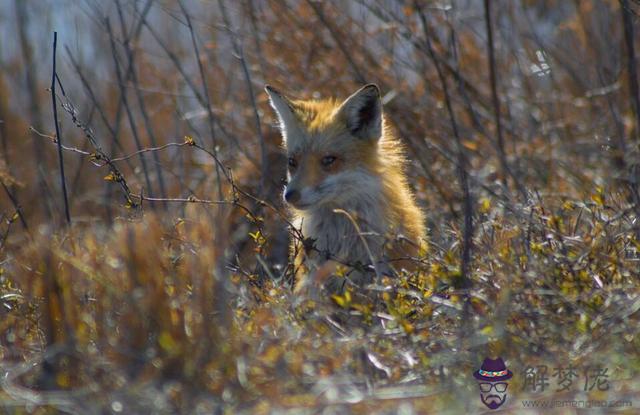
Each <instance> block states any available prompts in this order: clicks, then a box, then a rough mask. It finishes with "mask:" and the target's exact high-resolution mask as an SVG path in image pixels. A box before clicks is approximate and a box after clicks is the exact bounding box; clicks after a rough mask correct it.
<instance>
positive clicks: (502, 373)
mask: <svg viewBox="0 0 640 415" xmlns="http://www.w3.org/2000/svg"><path fill="white" fill-rule="evenodd" d="M473 377H474V378H476V379H477V380H478V385H479V386H480V400H481V401H482V403H483V404H485V405H486V406H487V408H489V409H497V408H499V407H500V406H501V405H502V404H503V403H504V401H505V400H506V399H507V387H508V386H509V384H508V383H507V382H506V381H507V380H509V379H511V377H513V373H512V372H511V371H510V370H507V366H505V364H504V361H503V360H502V358H501V357H499V358H497V359H495V360H494V359H489V358H486V359H484V362H482V366H481V367H480V369H479V370H477V371H475V372H473Z"/></svg>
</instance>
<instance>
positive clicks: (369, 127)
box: [265, 84, 427, 292]
mask: <svg viewBox="0 0 640 415" xmlns="http://www.w3.org/2000/svg"><path fill="white" fill-rule="evenodd" d="M265 90H266V93H267V95H268V98H269V103H270V105H271V107H272V108H273V110H274V111H275V114H276V115H277V120H278V125H279V129H280V132H281V135H282V138H283V147H284V150H285V151H286V156H287V178H286V182H285V183H286V185H285V187H284V189H283V197H284V202H285V203H286V205H288V207H289V209H290V213H291V215H292V218H293V219H292V224H293V225H294V226H295V227H296V228H297V229H298V230H299V231H300V233H301V237H300V238H294V240H293V241H292V243H291V251H292V254H293V255H294V256H295V258H294V268H295V271H294V279H295V283H294V292H300V291H302V289H303V287H305V286H307V285H309V284H312V283H318V284H320V283H321V282H322V281H314V278H315V279H319V280H322V279H323V278H325V277H326V276H327V275H332V276H334V277H335V273H336V270H337V269H339V268H338V267H340V266H343V267H344V268H347V267H348V268H349V269H350V273H348V274H347V275H346V276H347V277H348V279H349V280H350V281H351V282H353V283H354V284H356V285H362V284H365V283H366V282H368V281H369V282H370V281H371V279H372V277H373V274H372V272H371V269H373V271H375V274H376V275H377V276H378V277H379V276H380V275H381V274H383V273H384V274H385V275H386V274H389V273H390V267H393V266H398V265H402V266H403V267H404V268H406V269H411V268H413V266H412V264H413V262H414V261H412V259H413V258H415V255H417V254H418V253H419V252H422V250H423V249H425V247H426V246H427V237H426V230H425V215H424V213H423V211H422V210H421V209H420V208H419V206H418V204H417V202H416V198H415V195H414V193H413V191H412V190H411V188H410V186H409V180H408V177H407V175H406V172H405V168H406V165H407V162H408V161H407V159H406V156H405V151H404V148H403V145H402V143H401V141H400V140H399V139H398V138H397V137H396V135H395V134H394V132H393V131H392V127H391V125H390V123H389V122H388V121H387V119H386V116H385V115H384V113H383V108H382V105H383V104H382V98H381V95H380V89H379V88H378V86H377V85H375V84H368V85H365V86H363V87H362V88H360V89H359V90H357V91H356V92H355V93H353V94H352V95H350V96H349V97H348V98H346V99H345V100H343V101H339V100H337V99H331V98H330V99H311V100H300V99H292V98H289V97H287V96H285V95H284V94H282V93H281V92H279V91H278V90H277V89H275V88H274V87H272V86H270V85H266V86H265ZM300 239H302V241H303V242H304V243H302V244H301V243H300ZM301 245H302V249H301ZM313 270H315V273H314V272H311V271H313ZM342 276H345V275H344V273H343V275H342ZM327 278H328V277H327ZM342 280H343V281H345V279H344V278H342ZM324 283H327V281H324ZM332 289H333V290H336V291H339V290H340V289H344V282H343V283H342V285H341V288H336V286H335V284H334V285H333V288H332Z"/></svg>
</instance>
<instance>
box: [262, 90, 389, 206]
mask: <svg viewBox="0 0 640 415" xmlns="http://www.w3.org/2000/svg"><path fill="white" fill-rule="evenodd" d="M265 89H266V91H267V94H268V95H269V101H270V103H271V106H272V107H273V108H274V110H275V111H276V113H277V115H278V119H279V121H280V129H281V131H282V136H283V139H284V147H285V148H286V151H287V157H288V164H289V166H288V173H287V177H288V183H287V186H286V188H285V191H284V199H285V201H286V202H287V203H289V204H290V205H292V206H293V207H294V208H296V209H298V210H303V211H304V210H313V209H317V208H319V207H322V206H333V207H344V206H345V205H346V204H348V202H349V201H350V200H354V199H356V198H357V196H358V195H367V194H368V195H373V194H377V192H379V189H378V188H376V186H378V185H379V182H378V181H377V180H376V179H375V178H376V177H378V176H377V175H376V171H377V170H378V168H377V160H378V157H377V156H378V143H379V141H380V138H381V136H382V132H383V117H382V102H381V99H380V91H379V89H378V87H377V86H376V85H373V84H370V85H366V86H364V87H363V88H361V89H360V90H358V91H357V92H355V93H354V94H353V95H351V96H350V97H349V98H347V99H346V100H344V101H343V102H341V103H340V102H338V101H335V100H311V101H302V100H291V99H289V98H287V97H285V96H284V95H283V94H281V93H280V92H278V91H276V90H275V89H274V88H272V87H270V86H267V87H266V88H265Z"/></svg>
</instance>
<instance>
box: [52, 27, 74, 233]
mask: <svg viewBox="0 0 640 415" xmlns="http://www.w3.org/2000/svg"><path fill="white" fill-rule="evenodd" d="M57 46H58V32H53V71H52V74H51V101H52V104H53V121H54V123H55V126H56V141H57V143H58V164H59V165H60V182H61V184H62V195H63V197H64V214H65V218H66V220H67V225H70V224H71V215H70V214H69V200H68V198H67V183H66V180H65V179H64V161H63V159H62V137H61V136H60V127H59V125H58V102H57V100H56V78H57V74H56V48H57Z"/></svg>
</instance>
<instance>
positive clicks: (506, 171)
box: [484, 0, 527, 200]
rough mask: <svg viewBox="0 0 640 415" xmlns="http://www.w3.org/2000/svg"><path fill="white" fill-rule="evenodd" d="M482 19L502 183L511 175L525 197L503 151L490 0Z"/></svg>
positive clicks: (486, 3)
mask: <svg viewBox="0 0 640 415" xmlns="http://www.w3.org/2000/svg"><path fill="white" fill-rule="evenodd" d="M484 19H485V23H486V26H487V44H488V52H489V77H490V78H491V98H492V100H493V108H494V116H495V120H496V132H497V134H498V146H497V147H498V158H499V159H500V165H501V166H502V185H503V186H504V188H505V189H508V187H507V176H511V177H512V178H513V181H514V183H515V185H516V188H517V189H518V191H519V192H520V194H521V195H522V197H523V198H524V200H526V199H527V192H526V191H525V189H524V187H522V185H521V184H520V181H519V180H518V178H517V177H516V175H515V174H514V173H513V172H512V171H511V169H510V168H509V164H508V162H507V155H506V153H505V151H504V138H503V135H502V120H501V118H500V100H499V99H498V87H497V82H496V59H495V51H494V48H493V25H492V24H491V0H484Z"/></svg>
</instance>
